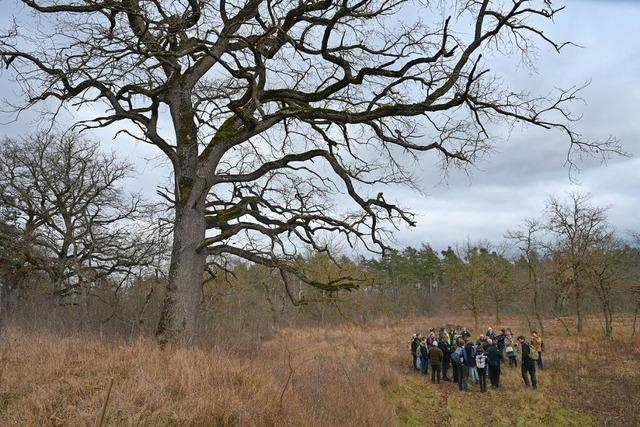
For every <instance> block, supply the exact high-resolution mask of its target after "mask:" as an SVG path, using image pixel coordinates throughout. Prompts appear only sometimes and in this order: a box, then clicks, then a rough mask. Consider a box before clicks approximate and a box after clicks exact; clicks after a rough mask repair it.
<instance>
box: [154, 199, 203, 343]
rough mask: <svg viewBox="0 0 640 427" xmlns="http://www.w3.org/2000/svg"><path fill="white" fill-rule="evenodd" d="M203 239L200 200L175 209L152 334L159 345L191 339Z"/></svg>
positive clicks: (201, 270) (199, 289) (194, 331)
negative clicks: (161, 297) (168, 257)
mask: <svg viewBox="0 0 640 427" xmlns="http://www.w3.org/2000/svg"><path fill="white" fill-rule="evenodd" d="M204 237H205V216H204V201H201V202H199V203H198V205H197V206H195V207H194V206H192V205H191V204H190V203H189V202H187V203H183V204H182V205H179V206H176V214H175V228H174V233H173V248H172V251H171V265H170V267H169V281H168V284H167V292H166V295H165V299H164V304H163V307H162V312H161V315H160V321H159V323H158V329H157V331H156V335H157V337H158V339H159V341H160V342H161V343H166V342H167V341H180V342H183V343H189V342H191V341H192V340H193V338H194V336H195V333H196V318H197V315H198V307H199V305H200V299H201V296H202V283H203V273H204V267H205V258H206V255H205V253H204V251H198V245H199V244H200V243H201V242H202V240H203V239H204Z"/></svg>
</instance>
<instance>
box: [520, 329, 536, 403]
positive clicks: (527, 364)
mask: <svg viewBox="0 0 640 427" xmlns="http://www.w3.org/2000/svg"><path fill="white" fill-rule="evenodd" d="M518 342H519V343H520V348H521V349H522V363H521V370H522V379H523V380H524V386H525V387H527V388H528V387H529V377H531V387H532V388H533V389H534V390H535V389H537V388H538V379H537V378H536V361H535V360H532V359H531V352H532V351H536V349H535V348H533V347H532V346H531V344H529V343H527V342H526V341H525V340H524V337H523V336H522V335H520V336H519V337H518Z"/></svg>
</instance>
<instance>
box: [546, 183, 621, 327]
mask: <svg viewBox="0 0 640 427" xmlns="http://www.w3.org/2000/svg"><path fill="white" fill-rule="evenodd" d="M546 215H547V223H546V228H547V229H548V231H550V232H551V233H552V234H553V235H554V237H555V240H554V241H553V243H552V244H551V245H550V246H549V249H550V251H551V252H552V253H553V256H554V258H555V261H556V266H557V268H558V270H559V272H558V273H559V276H560V277H562V279H563V282H564V284H565V286H566V291H567V292H568V293H569V294H573V298H574V302H575V309H576V318H577V328H578V332H583V330H584V313H583V299H584V297H585V293H586V291H587V288H588V281H587V277H586V274H587V267H588V263H589V254H590V253H591V251H593V250H594V248H595V247H596V246H597V245H598V244H600V243H601V242H603V241H604V240H605V239H606V238H607V236H609V234H610V230H609V226H608V223H607V208H605V207H600V206H594V205H592V204H591V197H590V196H589V195H587V194H583V193H569V197H568V200H567V201H566V202H564V201H562V200H560V199H558V198H556V197H552V198H551V199H550V200H549V202H548V204H547V208H546Z"/></svg>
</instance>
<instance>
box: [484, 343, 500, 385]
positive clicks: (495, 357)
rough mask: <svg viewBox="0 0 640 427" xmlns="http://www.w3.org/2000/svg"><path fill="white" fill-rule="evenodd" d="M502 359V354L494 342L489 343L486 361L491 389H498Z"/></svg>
mask: <svg viewBox="0 0 640 427" xmlns="http://www.w3.org/2000/svg"><path fill="white" fill-rule="evenodd" d="M487 341H490V340H487ZM502 359H503V356H502V352H501V351H500V350H499V349H498V346H497V344H496V343H495V342H494V341H490V342H489V349H488V350H487V361H488V365H489V381H490V382H491V388H498V387H500V363H501V362H502Z"/></svg>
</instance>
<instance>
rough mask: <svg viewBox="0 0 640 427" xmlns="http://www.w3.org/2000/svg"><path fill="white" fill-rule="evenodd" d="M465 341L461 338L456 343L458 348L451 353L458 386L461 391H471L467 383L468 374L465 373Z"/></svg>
mask: <svg viewBox="0 0 640 427" xmlns="http://www.w3.org/2000/svg"><path fill="white" fill-rule="evenodd" d="M463 346H464V343H463V341H462V340H459V341H458V342H457V343H456V349H455V351H454V352H452V353H451V363H452V364H453V369H454V374H453V375H454V376H453V378H454V380H455V381H456V382H457V383H458V387H459V388H460V391H462V390H464V391H469V386H468V385H467V376H466V374H465V368H466V366H465V365H464V347H463Z"/></svg>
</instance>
